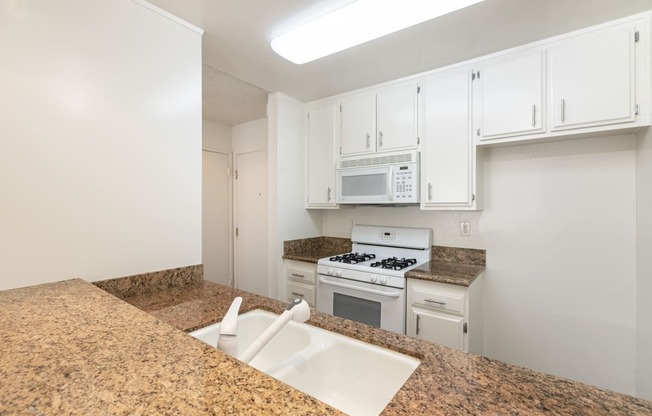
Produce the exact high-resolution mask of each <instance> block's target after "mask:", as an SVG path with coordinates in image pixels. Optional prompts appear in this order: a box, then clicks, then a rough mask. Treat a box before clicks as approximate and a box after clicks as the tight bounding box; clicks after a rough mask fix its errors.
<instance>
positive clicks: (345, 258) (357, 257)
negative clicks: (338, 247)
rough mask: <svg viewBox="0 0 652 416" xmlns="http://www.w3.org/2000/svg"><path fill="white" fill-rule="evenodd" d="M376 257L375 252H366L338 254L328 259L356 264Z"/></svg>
mask: <svg viewBox="0 0 652 416" xmlns="http://www.w3.org/2000/svg"><path fill="white" fill-rule="evenodd" d="M375 258H376V255H375V254H367V253H347V254H342V255H339V256H334V257H331V258H330V259H329V260H330V261H336V262H339V263H348V264H357V263H362V262H364V261H368V260H373V259H375Z"/></svg>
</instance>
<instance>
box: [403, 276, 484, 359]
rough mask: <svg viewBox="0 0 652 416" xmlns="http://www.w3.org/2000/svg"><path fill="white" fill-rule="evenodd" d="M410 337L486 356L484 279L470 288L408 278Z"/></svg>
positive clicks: (480, 279)
mask: <svg viewBox="0 0 652 416" xmlns="http://www.w3.org/2000/svg"><path fill="white" fill-rule="evenodd" d="M407 290H408V293H407V314H406V316H407V318H406V319H407V322H406V324H407V335H408V336H411V337H414V338H417V339H422V340H425V341H430V342H433V343H436V344H440V345H444V346H447V347H451V348H455V349H458V350H462V351H466V352H471V353H474V354H483V353H484V342H483V339H484V328H483V316H482V315H483V312H484V297H483V293H482V276H479V277H478V278H477V279H476V280H475V281H474V282H473V283H472V284H471V286H469V287H465V286H457V285H451V284H446V283H438V282H431V281H426V280H418V279H408V282H407Z"/></svg>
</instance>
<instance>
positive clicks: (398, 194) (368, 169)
mask: <svg viewBox="0 0 652 416" xmlns="http://www.w3.org/2000/svg"><path fill="white" fill-rule="evenodd" d="M337 203H338V204H417V203H419V153H418V152H408V153H400V154H387V155H381V156H373V157H365V158H360V159H350V160H342V161H340V162H339V166H338V169H337Z"/></svg>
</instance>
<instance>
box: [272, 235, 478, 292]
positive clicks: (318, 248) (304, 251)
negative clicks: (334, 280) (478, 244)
mask: <svg viewBox="0 0 652 416" xmlns="http://www.w3.org/2000/svg"><path fill="white" fill-rule="evenodd" d="M350 251H351V240H347V239H345V238H338V237H312V238H303V239H298V240H289V241H285V242H284V243H283V258H284V259H287V260H297V261H304V262H308V263H317V261H319V259H321V258H324V257H331V256H335V255H338V254H342V253H348V252H350ZM485 255H486V253H485V251H484V250H479V249H468V248H457V247H443V246H433V247H432V255H431V257H432V260H431V261H430V262H428V263H425V264H422V265H421V266H419V267H416V268H414V269H412V270H410V271H408V272H406V273H405V277H408V278H410V279H419V280H430V281H433V282H439V283H449V284H453V285H459V286H467V287H468V286H470V285H471V283H473V281H474V280H475V279H476V278H477V277H478V276H480V274H481V273H482V272H483V271H484V269H485Z"/></svg>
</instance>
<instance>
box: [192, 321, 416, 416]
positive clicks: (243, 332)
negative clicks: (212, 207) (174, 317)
mask: <svg viewBox="0 0 652 416" xmlns="http://www.w3.org/2000/svg"><path fill="white" fill-rule="evenodd" d="M277 317H278V315H276V314H273V313H271V312H267V311H263V310H260V309H256V310H253V311H251V312H247V313H244V314H242V315H240V316H239V317H238V354H240V353H241V352H242V351H244V349H245V348H247V347H248V346H249V344H251V342H253V341H254V340H255V339H256V338H257V337H258V335H260V334H261V333H262V332H263V331H264V330H265V329H266V328H267V327H268V326H269V325H270V324H271V323H272V322H273V321H274V320H275V319H276V318H277ZM218 328H219V324H214V325H211V326H207V327H205V328H202V329H198V330H197V331H194V332H191V333H190V335H192V336H194V337H195V338H198V339H200V340H202V341H204V342H206V343H208V344H209V345H211V346H213V347H214V346H215V345H216V343H217V334H218ZM250 365H251V366H253V367H254V368H257V369H258V370H260V371H263V372H264V373H266V374H269V375H270V376H272V377H274V378H276V379H278V380H280V381H282V382H284V383H286V384H289V385H290V386H292V387H294V388H296V389H297V390H301V391H302V392H304V393H306V394H308V395H310V396H312V397H315V398H316V399H319V400H321V401H322V402H324V403H327V404H329V405H331V406H333V407H335V408H336V409H339V410H341V411H343V412H345V413H348V414H350V415H360V416H367V415H378V414H379V413H380V412H381V411H382V410H383V409H384V408H385V406H386V405H387V403H389V402H390V400H392V398H393V397H394V395H395V394H396V392H397V391H398V390H399V389H400V388H401V387H402V386H403V384H404V383H405V381H406V380H407V379H408V378H409V377H410V375H411V374H412V373H413V372H414V370H415V369H416V368H417V367H418V365H419V360H417V359H416V358H413V357H410V356H407V355H404V354H400V353H397V352H395V351H390V350H387V349H385V348H380V347H377V346H375V345H371V344H367V343H365V342H361V341H358V340H355V339H352V338H349V337H346V336H344V335H340V334H336V333H334V332H330V331H326V330H324V329H321V328H316V327H314V326H311V325H308V324H301V323H297V322H294V321H290V322H289V323H288V324H287V325H286V326H285V327H284V328H283V329H281V330H280V331H279V332H278V334H277V335H276V336H275V337H274V338H273V339H272V340H271V341H270V342H269V343H268V344H267V345H266V346H265V348H263V349H262V350H261V351H260V353H259V354H258V355H257V356H256V357H254V359H253V360H252V361H251V362H250Z"/></svg>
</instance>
